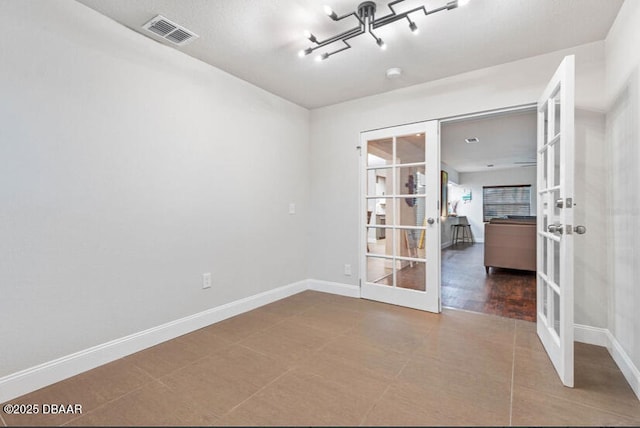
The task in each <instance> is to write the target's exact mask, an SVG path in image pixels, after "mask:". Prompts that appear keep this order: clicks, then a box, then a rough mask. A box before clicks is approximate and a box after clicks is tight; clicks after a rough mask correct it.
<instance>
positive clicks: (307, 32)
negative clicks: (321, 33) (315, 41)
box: [302, 30, 311, 39]
mask: <svg viewBox="0 0 640 428" xmlns="http://www.w3.org/2000/svg"><path fill="white" fill-rule="evenodd" d="M302 34H304V37H305V39H308V38H309V37H311V31H309V30H304V32H303V33H302Z"/></svg>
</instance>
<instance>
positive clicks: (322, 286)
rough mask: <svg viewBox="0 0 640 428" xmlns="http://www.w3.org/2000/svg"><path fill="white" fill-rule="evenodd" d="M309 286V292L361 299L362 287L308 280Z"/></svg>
mask: <svg viewBox="0 0 640 428" xmlns="http://www.w3.org/2000/svg"><path fill="white" fill-rule="evenodd" d="M308 286H309V288H308V289H309V290H315V291H322V292H325V293H331V294H338V295H340V296H347V297H357V298H360V287H359V286H357V285H351V284H343V283H341V282H330V281H321V280H318V279H310V280H308Z"/></svg>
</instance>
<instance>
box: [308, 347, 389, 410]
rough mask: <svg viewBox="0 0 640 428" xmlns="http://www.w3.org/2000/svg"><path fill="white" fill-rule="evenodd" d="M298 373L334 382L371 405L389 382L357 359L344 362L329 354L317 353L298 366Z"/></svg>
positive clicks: (344, 360)
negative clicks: (370, 402)
mask: <svg viewBox="0 0 640 428" xmlns="http://www.w3.org/2000/svg"><path fill="white" fill-rule="evenodd" d="M400 363H401V362H400ZM298 372H302V373H311V374H315V375H318V376H320V377H321V378H323V379H326V380H329V381H331V382H335V383H337V384H339V385H342V386H344V387H345V388H349V389H351V390H352V391H354V392H356V393H357V394H358V395H360V396H362V397H365V398H367V399H370V400H372V403H373V401H374V400H376V399H377V398H378V397H380V396H381V394H382V393H383V392H384V390H385V389H386V388H387V386H389V384H390V382H391V380H390V378H389V377H388V376H384V375H382V374H380V373H379V372H377V371H374V370H370V369H368V368H366V367H364V365H362V364H360V360H359V359H355V360H353V359H350V360H346V359H344V358H340V357H337V356H335V355H332V354H331V353H319V354H315V355H313V356H312V357H310V358H307V359H305V360H304V361H302V362H300V364H299V365H298Z"/></svg>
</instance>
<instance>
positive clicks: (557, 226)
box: [547, 224, 562, 235]
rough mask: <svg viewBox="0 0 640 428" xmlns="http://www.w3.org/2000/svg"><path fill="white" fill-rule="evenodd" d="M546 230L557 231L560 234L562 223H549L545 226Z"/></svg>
mask: <svg viewBox="0 0 640 428" xmlns="http://www.w3.org/2000/svg"><path fill="white" fill-rule="evenodd" d="M547 230H548V231H549V232H551V233H559V234H561V235H562V225H561V224H550V225H549V226H548V227H547Z"/></svg>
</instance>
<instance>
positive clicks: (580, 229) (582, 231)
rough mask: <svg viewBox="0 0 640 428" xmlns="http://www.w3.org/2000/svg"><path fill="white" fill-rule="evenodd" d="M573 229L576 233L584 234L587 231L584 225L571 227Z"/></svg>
mask: <svg viewBox="0 0 640 428" xmlns="http://www.w3.org/2000/svg"><path fill="white" fill-rule="evenodd" d="M573 231H574V232H575V233H577V234H578V235H584V234H585V233H587V228H586V227H584V226H576V227H574V228H573Z"/></svg>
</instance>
